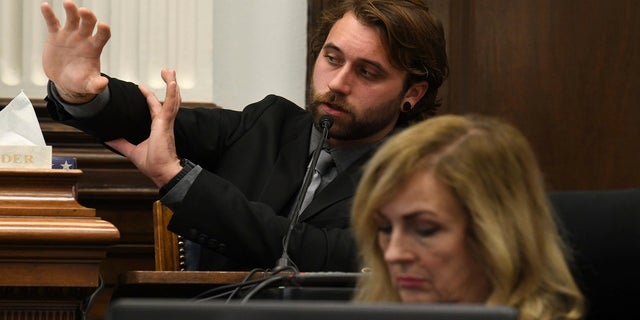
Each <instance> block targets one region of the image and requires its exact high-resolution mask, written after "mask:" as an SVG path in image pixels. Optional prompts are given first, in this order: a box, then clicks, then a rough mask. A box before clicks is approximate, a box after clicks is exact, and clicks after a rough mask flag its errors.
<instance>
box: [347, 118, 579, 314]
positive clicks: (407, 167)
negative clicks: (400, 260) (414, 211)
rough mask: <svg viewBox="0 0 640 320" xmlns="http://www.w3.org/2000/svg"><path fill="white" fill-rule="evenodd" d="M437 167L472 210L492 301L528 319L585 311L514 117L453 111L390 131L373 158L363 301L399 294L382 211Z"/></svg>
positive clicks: (361, 189) (366, 202)
mask: <svg viewBox="0 0 640 320" xmlns="http://www.w3.org/2000/svg"><path fill="white" fill-rule="evenodd" d="M426 170H432V171H433V172H434V174H435V176H436V177H437V179H439V180H440V181H441V182H442V183H444V184H445V185H447V186H449V187H450V188H451V190H452V191H453V192H454V194H455V196H456V197H457V198H458V199H459V200H460V202H461V203H462V205H463V206H464V207H465V208H466V210H467V212H468V214H469V220H468V221H469V225H468V237H467V238H468V242H469V246H470V247H471V248H472V251H473V252H474V253H475V255H476V259H477V260H478V261H479V262H480V263H481V264H482V265H483V266H484V270H485V272H486V276H487V278H488V279H489V281H490V283H491V285H492V291H491V294H490V296H489V297H488V299H487V301H486V302H487V304H490V305H509V306H513V307H515V308H517V309H518V310H519V314H520V319H522V320H528V319H536V320H539V319H578V318H580V317H581V316H582V313H583V305H584V298H583V296H582V294H581V293H580V290H579V289H578V287H577V286H576V283H575V282H574V280H573V277H572V275H571V272H570V270H569V267H568V264H567V257H568V255H567V253H566V249H565V246H564V244H563V242H562V239H561V238H560V236H559V233H558V229H557V226H556V221H555V216H554V214H553V212H552V210H551V207H550V204H549V202H548V200H547V197H546V192H545V188H544V183H543V178H542V174H541V172H540V169H539V167H538V164H537V160H536V158H535V156H534V154H533V151H532V150H531V147H530V145H529V143H528V142H527V140H526V139H525V138H524V136H523V135H522V134H521V133H520V132H519V131H518V130H517V129H516V128H514V127H513V126H511V125H509V124H508V123H506V122H504V121H502V120H499V119H497V118H493V117H487V116H479V115H467V116H457V115H445V116H438V117H435V118H432V119H428V120H426V121H423V122H421V123H418V124H415V125H413V126H411V127H409V128H408V129H406V130H404V131H403V132H401V133H399V134H397V135H396V136H394V137H392V138H390V139H389V140H388V141H387V142H386V143H385V144H384V145H383V146H382V147H381V148H380V149H379V150H378V152H377V153H376V154H375V156H374V157H373V158H372V159H371V160H370V161H369V163H368V165H367V166H366V168H365V172H364V176H363V178H362V180H361V181H360V184H359V186H358V189H357V192H356V196H355V199H354V204H353V210H352V221H353V226H354V232H355V237H356V242H357V245H358V247H359V250H360V253H361V262H362V265H363V266H364V267H368V268H370V269H371V270H372V271H371V273H370V275H369V276H366V277H363V278H362V280H361V281H360V283H359V284H358V289H359V290H358V294H357V296H356V300H359V301H399V300H400V298H399V296H398V294H397V292H396V290H395V289H394V288H392V286H391V282H390V279H389V275H388V270H387V265H386V263H385V261H384V258H383V252H382V251H381V249H380V248H379V246H378V240H377V236H378V233H377V228H376V224H375V222H374V221H375V220H374V215H375V214H376V213H377V212H378V210H379V208H381V207H382V206H383V205H384V204H385V203H387V202H388V201H390V200H391V199H392V198H393V197H394V196H395V195H396V192H397V190H400V189H401V187H402V186H403V185H404V184H405V183H406V182H407V181H408V179H410V178H411V176H412V175H413V174H414V173H415V172H417V171H426Z"/></svg>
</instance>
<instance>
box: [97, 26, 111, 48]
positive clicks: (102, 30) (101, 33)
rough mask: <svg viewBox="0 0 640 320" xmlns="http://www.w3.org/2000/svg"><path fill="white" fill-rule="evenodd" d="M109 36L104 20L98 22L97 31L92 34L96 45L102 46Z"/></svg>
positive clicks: (108, 29)
mask: <svg viewBox="0 0 640 320" xmlns="http://www.w3.org/2000/svg"><path fill="white" fill-rule="evenodd" d="M109 38H111V29H110V28H109V25H108V24H106V23H104V22H100V23H98V31H97V32H96V35H95V36H94V41H95V44H96V46H98V47H101V48H103V47H104V46H105V45H106V44H107V41H109Z"/></svg>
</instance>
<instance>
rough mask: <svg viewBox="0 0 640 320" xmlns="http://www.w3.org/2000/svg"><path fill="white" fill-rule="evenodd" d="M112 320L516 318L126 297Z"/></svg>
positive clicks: (408, 308) (451, 308)
mask: <svg viewBox="0 0 640 320" xmlns="http://www.w3.org/2000/svg"><path fill="white" fill-rule="evenodd" d="M106 319H107V320H140V319H154V320H185V319H189V320H205V319H206V320H236V319H241V320H271V319H278V320H289V319H291V320H360V319H362V320H400V319H402V320H425V319H428V320H517V319H518V317H517V311H516V310H515V309H513V308H510V307H505V306H483V305H468V304H400V303H397V304H390V303H384V304H363V303H353V302H327V301H322V302H310V301H304V302H300V301H274V300H255V301H250V302H247V303H239V302H233V301H232V302H229V303H225V301H221V300H213V301H207V302H196V301H193V300H185V299H149V298H122V299H118V300H115V301H113V302H112V304H111V305H110V307H109V310H108V312H107V318H106Z"/></svg>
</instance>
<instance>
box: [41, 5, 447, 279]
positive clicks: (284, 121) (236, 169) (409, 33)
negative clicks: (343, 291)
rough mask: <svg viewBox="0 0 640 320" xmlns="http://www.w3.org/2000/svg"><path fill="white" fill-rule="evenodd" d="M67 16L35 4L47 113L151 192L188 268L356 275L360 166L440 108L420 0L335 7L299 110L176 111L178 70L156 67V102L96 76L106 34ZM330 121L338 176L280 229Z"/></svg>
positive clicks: (315, 47)
mask: <svg viewBox="0 0 640 320" xmlns="http://www.w3.org/2000/svg"><path fill="white" fill-rule="evenodd" d="M64 8H65V13H66V17H67V22H66V23H65V25H64V26H61V25H60V22H59V20H58V18H57V17H56V16H55V14H54V13H53V10H52V9H51V7H50V6H49V5H48V4H47V3H43V4H42V8H41V9H42V13H43V16H44V18H45V20H46V22H47V26H48V30H49V36H48V39H47V43H46V45H45V48H44V53H43V67H44V70H45V73H46V75H47V76H48V77H49V79H50V80H51V81H50V82H49V86H48V88H49V90H48V96H47V101H48V105H47V107H48V110H49V112H50V113H51V115H52V117H53V118H54V119H55V120H57V121H60V122H63V123H65V124H68V125H71V126H73V127H76V128H79V129H80V130H83V131H85V132H88V133H90V134H92V135H94V136H96V137H98V138H99V139H101V141H104V143H105V144H107V145H108V146H110V147H111V148H113V149H114V150H117V151H118V152H120V153H121V154H123V155H125V156H126V157H127V158H128V159H129V160H130V161H132V163H133V164H135V165H136V167H137V168H138V169H139V170H140V171H141V172H142V173H143V174H145V175H146V176H148V177H149V178H150V179H151V180H152V181H153V182H154V183H155V184H156V185H157V186H158V187H160V195H161V199H160V200H161V202H162V203H163V204H164V205H166V206H168V207H169V208H171V209H172V210H173V212H174V215H173V217H172V220H171V222H170V224H169V229H170V230H171V231H173V232H175V233H176V234H179V235H182V236H183V237H184V238H186V239H188V240H189V241H191V242H192V243H195V244H196V245H195V246H194V247H193V248H192V249H190V252H189V258H188V259H187V263H188V264H189V269H193V270H195V269H199V270H249V269H253V268H272V267H274V266H275V265H276V261H281V260H282V257H284V258H286V260H288V261H287V262H288V264H291V265H294V266H296V267H297V268H298V269H299V270H301V271H354V270H355V269H356V268H357V265H358V264H357V259H358V257H357V252H356V249H355V246H354V243H353V239H352V235H351V230H350V222H349V214H350V206H351V200H352V197H353V194H354V190H355V188H356V185H357V183H358V180H359V179H360V175H361V166H362V165H363V164H364V163H365V162H366V161H367V160H368V159H369V157H370V156H371V155H372V153H373V152H374V151H375V149H376V148H377V146H378V145H379V144H380V143H382V142H383V141H384V140H385V137H387V136H389V135H391V134H393V133H394V132H396V131H398V130H400V129H402V128H404V127H406V126H408V125H409V124H411V123H412V122H416V121H419V120H422V119H424V118H426V117H429V116H430V115H433V114H434V113H435V109H436V107H437V105H438V104H437V102H436V96H437V90H438V88H439V87H440V85H441V84H442V82H443V81H444V79H445V78H446V76H447V72H448V66H447V59H446V52H445V39H444V32H443V29H442V25H441V23H440V22H439V21H438V20H437V18H435V17H434V16H433V15H432V14H431V13H430V12H429V9H428V8H427V7H426V6H425V4H424V3H423V1H422V0H409V1H397V0H369V1H363V0H348V1H343V2H341V3H340V4H339V5H338V6H336V7H334V8H332V9H330V10H329V11H327V12H326V15H324V17H323V19H324V20H323V23H322V24H321V26H320V28H319V29H318V31H317V34H316V36H315V38H314V41H313V44H312V50H311V51H312V52H311V53H312V54H313V55H314V57H315V58H316V60H315V61H316V62H315V66H314V70H313V77H312V83H311V91H312V93H313V96H312V102H311V103H310V105H309V106H308V107H307V110H303V109H302V108H300V107H298V106H297V105H295V104H293V103H291V102H289V101H288V100H286V99H284V98H282V97H278V96H275V95H269V96H267V97H266V98H264V99H263V100H262V101H259V102H256V103H254V104H251V105H249V106H247V107H246V108H245V109H244V110H243V111H241V112H239V111H232V110H224V109H179V104H180V91H179V88H178V84H177V82H176V77H175V71H173V70H162V78H163V79H164V81H165V82H166V84H167V89H166V90H167V91H166V97H165V101H164V104H161V103H160V102H159V101H158V99H157V98H156V97H155V96H154V95H153V94H152V93H151V92H150V91H149V90H148V89H146V88H145V87H144V86H138V85H135V84H133V83H129V82H125V81H121V80H118V79H115V78H111V77H108V76H107V75H104V74H101V73H100V53H101V52H102V48H103V47H104V45H105V44H106V42H107V41H108V39H109V37H110V32H109V27H108V25H106V24H104V23H100V24H98V26H97V32H96V33H95V34H92V30H93V29H94V27H95V26H96V21H97V19H96V17H95V15H94V14H93V13H92V12H91V11H89V10H88V9H86V8H77V7H76V5H75V4H74V3H73V2H72V1H70V0H67V1H65V2H64ZM325 115H329V116H331V117H332V118H333V125H332V126H331V127H330V130H329V138H328V139H327V140H326V144H325V146H324V147H325V148H326V149H327V151H328V153H329V154H330V155H331V158H332V159H333V162H334V163H335V167H334V168H333V169H330V172H331V174H329V178H328V180H330V181H326V180H327V179H325V178H323V179H325V180H323V183H322V184H321V186H323V187H322V189H319V190H317V191H316V192H315V195H314V196H313V198H312V201H311V202H310V204H309V205H308V206H307V207H306V208H303V209H302V210H300V212H299V215H298V216H297V223H296V224H295V225H294V227H293V228H292V229H291V230H289V224H290V219H291V218H290V217H289V216H290V215H291V214H295V212H296V210H294V209H295V208H294V207H295V204H296V203H297V201H296V198H297V196H298V193H304V192H305V191H304V190H300V189H301V185H302V184H303V178H304V176H305V172H306V169H307V166H308V165H309V164H310V162H313V161H311V159H312V154H313V153H314V152H313V151H314V150H315V149H316V147H317V145H318V144H319V142H320V141H322V133H321V131H322V129H320V128H319V126H318V121H319V119H320V118H321V117H322V116H325ZM314 124H315V125H314ZM287 233H290V235H289V236H288V237H287V241H286V242H287V244H283V243H284V242H285V241H283V240H284V238H285V237H286V235H287ZM283 246H286V252H287V254H286V255H284V254H283V252H284V248H283ZM279 258H280V259H279Z"/></svg>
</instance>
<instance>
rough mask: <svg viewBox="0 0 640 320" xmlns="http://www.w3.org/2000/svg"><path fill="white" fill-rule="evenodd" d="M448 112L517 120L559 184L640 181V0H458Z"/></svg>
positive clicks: (621, 185) (550, 179) (624, 184)
mask: <svg viewBox="0 0 640 320" xmlns="http://www.w3.org/2000/svg"><path fill="white" fill-rule="evenodd" d="M450 11H451V16H450V19H451V31H450V37H449V45H450V55H449V57H450V63H451V76H450V79H449V87H450V91H449V96H448V97H447V101H448V103H447V108H446V109H445V110H444V111H445V112H448V113H467V112H475V113H485V114H491V115H498V116H502V117H504V118H507V119H508V120H511V121H512V122H513V123H514V124H515V125H516V126H517V127H519V128H520V129H521V130H522V131H523V132H524V134H525V135H526V136H527V137H528V138H529V139H530V141H531V142H532V144H533V147H534V149H535V151H536V153H537V154H538V157H539V159H540V162H541V166H542V169H543V171H544V173H545V175H546V177H547V179H548V182H549V186H550V188H551V189H555V190H568V189H611V188H625V187H634V186H635V187H637V186H638V185H640V170H636V169H635V168H634V167H635V166H636V165H637V164H638V163H640V148H638V147H637V146H638V144H639V142H640V138H639V137H640V126H639V125H638V119H640V108H638V101H640V91H638V90H636V88H637V87H638V86H639V85H640V72H637V70H640V54H638V51H639V50H640V42H638V41H637V40H638V39H640V22H638V20H637V19H636V17H635V14H636V13H638V12H640V2H637V1H633V0H619V1H605V2H603V1H596V0H585V1H580V2H576V1H557V0H542V1H541V0H521V1H511V0H492V1H472V0H452V1H451V10H450Z"/></svg>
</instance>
